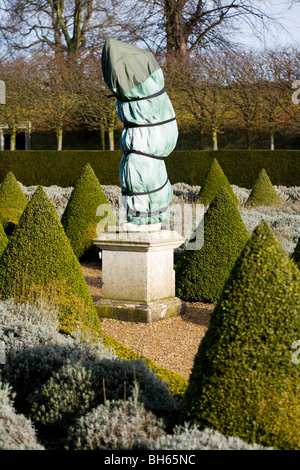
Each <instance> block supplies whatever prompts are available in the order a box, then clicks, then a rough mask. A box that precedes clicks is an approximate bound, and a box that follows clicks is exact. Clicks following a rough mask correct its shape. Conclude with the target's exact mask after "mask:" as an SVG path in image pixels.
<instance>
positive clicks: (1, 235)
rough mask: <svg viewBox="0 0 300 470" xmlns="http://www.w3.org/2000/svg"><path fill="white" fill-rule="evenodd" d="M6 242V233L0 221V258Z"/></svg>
mask: <svg viewBox="0 0 300 470" xmlns="http://www.w3.org/2000/svg"><path fill="white" fill-rule="evenodd" d="M7 242H8V239H7V236H6V233H5V231H4V228H3V225H2V224H1V222H0V258H1V256H2V254H3V252H4V250H5V248H6V245H7Z"/></svg>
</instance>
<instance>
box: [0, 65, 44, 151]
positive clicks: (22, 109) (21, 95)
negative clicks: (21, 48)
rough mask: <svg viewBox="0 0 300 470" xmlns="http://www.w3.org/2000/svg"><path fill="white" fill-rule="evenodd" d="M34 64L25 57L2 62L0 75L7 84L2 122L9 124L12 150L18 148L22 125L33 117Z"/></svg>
mask: <svg viewBox="0 0 300 470" xmlns="http://www.w3.org/2000/svg"><path fill="white" fill-rule="evenodd" d="M34 74H35V72H34V69H33V67H32V64H31V63H30V62H29V61H28V60H25V59H24V58H23V59H22V58H18V59H16V60H12V59H10V60H7V61H6V62H2V63H1V62H0V77H1V79H3V80H4V81H5V84H6V103H5V104H3V105H1V106H0V124H2V125H3V126H7V127H6V129H5V132H6V133H7V134H8V135H10V150H15V149H16V137H17V134H18V133H20V132H23V130H22V129H21V128H20V125H22V124H24V122H25V121H30V120H31V119H32V110H33V107H34V102H35V99H36V93H35V87H34V79H33V76H34Z"/></svg>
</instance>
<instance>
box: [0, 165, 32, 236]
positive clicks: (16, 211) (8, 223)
mask: <svg viewBox="0 0 300 470" xmlns="http://www.w3.org/2000/svg"><path fill="white" fill-rule="evenodd" d="M27 203H28V200H27V198H26V196H25V194H24V193H23V191H22V189H21V188H20V185H19V183H18V181H17V180H16V178H15V176H14V174H13V173H12V172H11V171H10V172H9V173H7V175H6V177H5V179H4V181H3V183H2V184H1V187H0V221H1V222H2V224H3V227H4V230H5V232H6V233H7V234H11V232H12V231H13V229H14V228H15V226H16V225H17V224H18V222H19V220H20V217H21V215H22V214H23V211H24V209H25V207H26V206H27Z"/></svg>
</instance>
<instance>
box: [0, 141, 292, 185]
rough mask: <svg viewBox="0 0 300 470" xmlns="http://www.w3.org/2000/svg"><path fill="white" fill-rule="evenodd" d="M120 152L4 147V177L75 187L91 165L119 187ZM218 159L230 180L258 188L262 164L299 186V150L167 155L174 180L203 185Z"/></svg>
mask: <svg viewBox="0 0 300 470" xmlns="http://www.w3.org/2000/svg"><path fill="white" fill-rule="evenodd" d="M121 156H122V151H121V150H115V151H101V150H63V151H61V152H57V151H55V150H26V151H25V150H24V151H23V150H16V151H4V152H0V181H3V179H4V178H5V176H6V174H7V172H8V171H12V172H13V173H14V175H15V176H16V178H17V179H18V181H20V182H21V183H23V184H24V185H25V186H30V185H39V184H40V185H43V186H50V185H54V184H55V185H58V186H62V187H68V186H74V185H75V183H76V181H77V179H78V178H79V176H80V174H81V172H82V168H83V167H84V166H85V165H86V164H87V163H90V165H91V166H92V167H93V169H94V171H95V174H96V176H97V178H98V179H99V181H101V184H104V185H119V162H120V159H121ZM213 158H216V159H217V160H218V162H219V164H220V165H221V167H222V169H223V171H224V173H225V175H226V176H227V178H228V180H229V182H230V183H231V184H235V185H237V186H240V187H243V188H248V189H252V188H253V185H254V182H255V180H256V177H257V175H258V173H259V171H260V170H261V169H262V168H265V170H266V172H267V173H268V175H269V177H270V179H271V181H272V183H273V184H274V185H282V186H299V184H300V165H299V160H300V150H274V151H272V150H218V151H211V150H186V151H185V150H175V151H174V152H173V153H172V154H171V155H170V156H169V157H168V158H167V159H166V165H167V171H168V175H169V178H170V181H171V183H172V184H175V183H178V182H184V183H187V184H190V185H201V182H202V181H203V179H204V177H205V175H206V173H207V171H208V169H209V167H210V165H211V163H212V160H213Z"/></svg>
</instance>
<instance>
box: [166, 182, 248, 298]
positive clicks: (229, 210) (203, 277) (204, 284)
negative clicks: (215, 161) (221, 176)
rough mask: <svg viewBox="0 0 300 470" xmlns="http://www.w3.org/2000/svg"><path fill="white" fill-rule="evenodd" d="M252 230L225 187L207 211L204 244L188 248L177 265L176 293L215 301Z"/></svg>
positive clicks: (182, 296) (179, 295)
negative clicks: (247, 226)
mask: <svg viewBox="0 0 300 470" xmlns="http://www.w3.org/2000/svg"><path fill="white" fill-rule="evenodd" d="M248 239H249V233H248V231H247V229H246V226H245V225H244V222H243V220H242V218H241V216H240V213H239V211H238V209H237V206H236V203H235V202H234V201H233V199H232V196H231V193H230V192H229V191H228V190H227V188H226V187H223V188H222V189H221V191H219V193H218V194H217V195H216V197H215V198H214V200H213V201H212V202H211V204H210V206H209V208H208V209H207V211H206V213H205V215H204V240H203V242H204V243H203V246H202V247H201V248H200V249H198V250H186V251H185V252H184V253H183V254H182V256H181V258H180V260H179V262H178V264H177V266H176V271H175V272H176V295H177V296H178V297H179V298H180V299H182V300H185V301H188V302H216V301H217V300H218V298H219V296H220V294H221V292H222V289H223V287H224V284H225V281H226V280H227V278H228V277H229V274H230V271H231V269H232V267H233V265H234V263H235V261H236V260H237V258H238V257H239V256H240V254H241V251H242V249H243V248H244V247H245V245H246V242H247V241H248Z"/></svg>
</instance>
